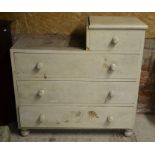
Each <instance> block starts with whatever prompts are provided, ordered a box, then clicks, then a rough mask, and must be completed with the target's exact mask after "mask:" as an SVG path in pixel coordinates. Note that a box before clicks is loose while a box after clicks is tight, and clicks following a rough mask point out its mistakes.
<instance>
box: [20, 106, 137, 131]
mask: <svg viewBox="0 0 155 155" xmlns="http://www.w3.org/2000/svg"><path fill="white" fill-rule="evenodd" d="M19 114H20V125H21V127H29V128H31V127H32V128H44V127H45V128H109V129H110V128H132V127H133V117H134V109H133V107H127V108H125V107H91V106H85V107H84V106H83V107H79V106H66V105H65V106H54V105H53V106H20V107H19Z"/></svg>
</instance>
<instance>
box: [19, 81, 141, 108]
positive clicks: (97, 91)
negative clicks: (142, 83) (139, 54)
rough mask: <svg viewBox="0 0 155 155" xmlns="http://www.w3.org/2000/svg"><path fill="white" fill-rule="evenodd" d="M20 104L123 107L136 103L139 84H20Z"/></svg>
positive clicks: (62, 82)
mask: <svg viewBox="0 0 155 155" xmlns="http://www.w3.org/2000/svg"><path fill="white" fill-rule="evenodd" d="M17 88H18V89H17V90H18V99H19V104H95V105H97V104H103V105H109V104H110V105H111V104H115V105H118V104H123V106H124V105H129V104H130V105H131V104H134V103H135V102H136V100H137V95H136V94H137V91H138V90H137V88H138V87H137V83H136V82H92V81H91V82H89V81H17Z"/></svg>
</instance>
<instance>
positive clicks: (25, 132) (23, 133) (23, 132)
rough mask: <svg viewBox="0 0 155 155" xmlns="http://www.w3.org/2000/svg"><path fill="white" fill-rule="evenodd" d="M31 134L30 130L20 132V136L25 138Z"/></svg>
mask: <svg viewBox="0 0 155 155" xmlns="http://www.w3.org/2000/svg"><path fill="white" fill-rule="evenodd" d="M29 134H30V131H29V130H26V129H25V130H20V135H21V136H23V137H26V136H28V135H29Z"/></svg>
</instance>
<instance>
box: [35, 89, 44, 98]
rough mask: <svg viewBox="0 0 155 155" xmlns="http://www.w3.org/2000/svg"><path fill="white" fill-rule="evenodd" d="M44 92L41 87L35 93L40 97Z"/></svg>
mask: <svg viewBox="0 0 155 155" xmlns="http://www.w3.org/2000/svg"><path fill="white" fill-rule="evenodd" d="M44 94H45V90H43V89H41V90H39V91H38V93H37V95H38V96H39V97H42V96H43V95H44Z"/></svg>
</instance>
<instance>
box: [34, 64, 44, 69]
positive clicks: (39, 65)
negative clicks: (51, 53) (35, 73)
mask: <svg viewBox="0 0 155 155" xmlns="http://www.w3.org/2000/svg"><path fill="white" fill-rule="evenodd" d="M43 66H44V64H43V63H42V62H38V63H37V64H36V69H37V70H40V69H42V68H43Z"/></svg>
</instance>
